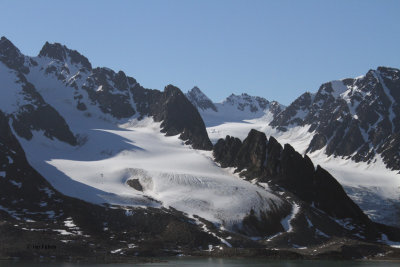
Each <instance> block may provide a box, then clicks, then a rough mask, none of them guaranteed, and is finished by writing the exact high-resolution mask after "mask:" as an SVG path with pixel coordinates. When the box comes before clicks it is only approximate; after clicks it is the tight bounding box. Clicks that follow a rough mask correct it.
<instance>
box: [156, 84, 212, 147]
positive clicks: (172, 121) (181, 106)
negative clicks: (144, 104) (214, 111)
mask: <svg viewBox="0 0 400 267" xmlns="http://www.w3.org/2000/svg"><path fill="white" fill-rule="evenodd" d="M154 96H155V97H156V96H157V94H155V95H154ZM159 97H160V98H159V99H158V100H157V99H155V98H154V99H152V103H151V104H152V108H151V111H150V112H151V115H153V117H154V120H155V121H162V123H161V127H162V128H163V129H162V131H163V132H165V133H166V134H167V135H177V134H180V138H181V139H182V140H184V141H186V142H185V143H186V144H190V145H192V147H193V148H195V149H204V150H211V149H212V144H211V141H210V139H209V138H208V135H207V130H206V127H205V124H204V121H203V119H202V118H201V116H200V114H199V112H198V110H197V109H196V108H195V107H194V106H193V105H192V103H190V101H189V100H188V99H187V98H186V97H185V95H184V94H183V93H182V91H181V90H180V89H179V88H178V87H175V86H173V85H171V84H170V85H168V86H166V87H165V89H164V92H163V93H162V94H161V95H160V96H159Z"/></svg>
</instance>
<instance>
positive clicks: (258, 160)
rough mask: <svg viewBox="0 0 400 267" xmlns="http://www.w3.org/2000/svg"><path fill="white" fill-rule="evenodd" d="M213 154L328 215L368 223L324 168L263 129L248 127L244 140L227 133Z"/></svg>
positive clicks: (252, 176) (224, 164)
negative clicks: (279, 187) (248, 130)
mask: <svg viewBox="0 0 400 267" xmlns="http://www.w3.org/2000/svg"><path fill="white" fill-rule="evenodd" d="M213 155H214V157H215V160H216V161H217V162H219V163H221V166H224V167H236V168H237V169H236V171H237V172H240V174H241V175H243V176H244V177H246V178H247V179H253V178H257V180H258V181H259V182H272V183H274V184H276V185H278V186H281V187H283V188H285V189H286V190H288V191H290V192H291V193H293V194H294V195H296V196H297V197H298V198H300V199H301V200H302V201H305V202H307V203H308V204H309V205H313V206H314V207H316V208H318V209H320V210H323V211H324V212H326V213H327V214H329V215H330V216H333V217H335V218H339V219H344V218H352V219H354V220H356V221H358V222H360V223H363V224H370V223H371V222H370V220H369V219H368V217H367V216H366V215H365V214H364V213H363V212H362V211H361V209H360V208H359V207H358V206H357V205H356V204H355V203H354V202H353V201H352V200H351V199H350V198H349V197H348V196H347V194H346V193H345V191H344V190H343V188H342V186H341V185H340V184H339V183H338V182H337V181H336V179H335V178H333V177H332V176H331V175H330V174H329V173H328V172H327V171H326V170H324V169H323V168H321V167H320V166H317V168H314V165H313V163H312V161H311V160H310V158H308V157H307V156H304V157H303V156H301V155H300V154H299V153H298V152H296V151H295V150H294V149H293V147H292V146H290V145H289V144H286V145H285V146H284V147H283V148H282V146H281V145H280V144H279V143H278V142H277V141H276V139H274V138H273V137H270V139H269V140H267V137H266V136H265V134H264V133H262V132H259V131H256V130H254V129H253V130H251V131H250V132H249V134H248V136H247V138H246V139H244V140H243V143H240V142H239V141H236V139H235V138H233V137H229V136H228V137H227V138H225V139H220V140H219V141H218V142H217V143H216V145H215V146H214V150H213Z"/></svg>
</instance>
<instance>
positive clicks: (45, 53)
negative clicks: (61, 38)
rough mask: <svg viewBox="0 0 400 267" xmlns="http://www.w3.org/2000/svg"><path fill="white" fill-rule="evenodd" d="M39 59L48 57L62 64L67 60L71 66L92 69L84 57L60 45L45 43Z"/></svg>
mask: <svg viewBox="0 0 400 267" xmlns="http://www.w3.org/2000/svg"><path fill="white" fill-rule="evenodd" d="M39 57H48V58H52V59H56V60H59V61H62V62H65V61H66V60H67V59H68V58H69V60H70V61H71V63H72V64H81V65H82V67H84V68H86V69H89V70H91V69H92V64H90V62H89V60H88V59H87V58H86V57H85V56H83V55H81V54H80V53H79V52H78V51H76V50H71V49H69V48H67V47H66V46H65V45H62V44H60V43H54V44H50V43H49V42H46V43H45V45H44V46H43V47H42V50H40V52H39Z"/></svg>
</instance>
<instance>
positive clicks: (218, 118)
mask: <svg viewBox="0 0 400 267" xmlns="http://www.w3.org/2000/svg"><path fill="white" fill-rule="evenodd" d="M186 97H187V98H188V99H189V100H190V102H192V104H193V105H194V106H195V107H197V109H198V110H199V112H200V114H201V116H202V118H203V120H204V122H205V124H206V126H207V127H211V126H216V125H220V124H223V123H226V122H242V121H244V120H251V119H256V118H262V119H263V120H265V121H267V122H269V121H270V120H272V119H273V118H274V117H275V116H276V115H277V114H278V113H280V112H281V111H282V110H283V109H284V108H285V106H283V105H281V104H279V103H278V102H276V101H268V100H267V99H265V98H263V97H259V96H250V95H248V94H246V93H243V94H241V95H235V94H231V95H230V96H229V97H227V98H226V99H225V100H223V101H222V102H221V103H213V102H212V101H211V100H210V99H209V98H208V97H207V96H206V95H205V94H204V93H203V92H202V91H201V90H200V89H199V88H198V87H194V88H193V89H191V90H190V91H189V92H187V93H186Z"/></svg>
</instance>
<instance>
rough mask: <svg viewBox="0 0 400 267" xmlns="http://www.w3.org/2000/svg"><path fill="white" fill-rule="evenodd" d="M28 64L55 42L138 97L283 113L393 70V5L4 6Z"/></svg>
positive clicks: (396, 59)
mask: <svg viewBox="0 0 400 267" xmlns="http://www.w3.org/2000/svg"><path fill="white" fill-rule="evenodd" d="M0 10H1V15H0V25H1V26H0V35H4V36H6V37H7V38H9V39H10V40H11V41H12V42H13V43H14V44H15V45H16V46H17V47H19V48H20V50H21V51H22V52H23V53H25V54H27V55H37V54H38V53H39V51H40V49H41V47H42V46H43V44H44V43H45V42H46V41H49V42H60V43H63V44H65V45H67V46H68V47H69V48H72V49H76V50H78V51H79V52H81V53H82V54H84V55H85V56H87V57H88V58H89V60H90V61H91V62H92V64H93V66H107V67H110V68H112V69H114V70H123V71H125V73H127V74H128V75H130V76H133V77H134V78H136V79H137V80H138V81H139V82H140V83H141V84H142V85H143V86H145V87H147V88H154V89H163V88H164V86H165V85H167V84H169V83H172V84H174V85H176V86H178V87H180V88H181V89H182V91H187V90H189V89H191V88H192V87H193V86H194V85H197V86H199V87H200V89H202V90H203V91H204V92H205V93H206V94H207V95H208V96H209V97H210V98H211V99H213V100H214V101H219V100H222V99H223V98H225V97H226V96H228V95H229V94H231V93H241V92H247V93H249V94H252V95H260V96H263V97H266V98H267V99H269V100H278V101H280V102H281V103H283V104H289V103H290V102H291V101H293V100H294V99H295V98H296V97H297V96H299V95H300V94H301V93H303V92H304V91H311V92H315V91H316V90H318V88H319V86H320V84H321V83H323V82H326V81H330V80H334V79H340V78H345V77H354V76H359V75H362V74H365V73H366V72H367V71H368V70H369V69H371V68H376V67H377V66H381V65H384V66H392V67H397V68H399V67H400V1H389V0H375V1H368V0H357V1H355V0H345V1H337V0H335V1H331V0H330V1H322V0H315V1H294V0H293V1H282V0H279V1H278V0H276V1H266V0H265V1H254V0H243V1H234V0H229V1H222V0H211V1H204V0H203V1H194V0H180V1H173V0H168V1H166V0H165V1H164V0H162V1H116V0H112V1H111V0H109V1H99V0H96V1H71V0H68V1H4V0H0Z"/></svg>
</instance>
